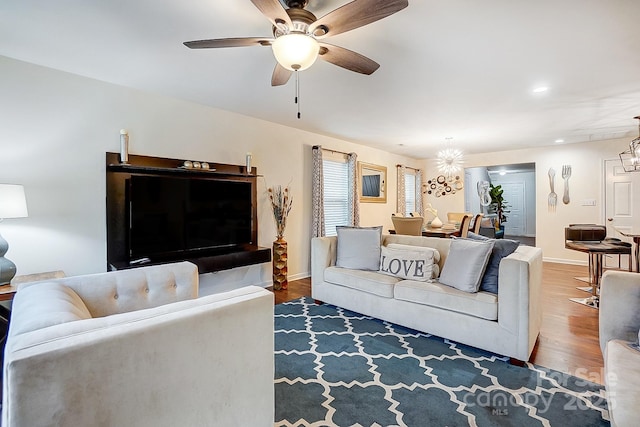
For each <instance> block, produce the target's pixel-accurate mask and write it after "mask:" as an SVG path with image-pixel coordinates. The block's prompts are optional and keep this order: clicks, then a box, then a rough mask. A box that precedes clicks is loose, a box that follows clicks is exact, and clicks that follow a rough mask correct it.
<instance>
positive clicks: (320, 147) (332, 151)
mask: <svg viewBox="0 0 640 427" xmlns="http://www.w3.org/2000/svg"><path fill="white" fill-rule="evenodd" d="M313 148H315V149H318V148H319V149H320V150H324V151H329V152H331V153H337V154H344V155H345V156H348V155H349V153H345V152H344V151H338V150H331V149H329V148H324V147H322V146H320V145H314V146H313Z"/></svg>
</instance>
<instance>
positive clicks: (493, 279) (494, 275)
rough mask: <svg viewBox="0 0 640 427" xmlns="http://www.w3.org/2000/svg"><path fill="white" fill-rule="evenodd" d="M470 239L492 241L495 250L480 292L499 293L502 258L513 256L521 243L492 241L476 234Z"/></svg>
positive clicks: (470, 236) (515, 241)
mask: <svg viewBox="0 0 640 427" xmlns="http://www.w3.org/2000/svg"><path fill="white" fill-rule="evenodd" d="M468 238H469V239H471V240H483V241H486V240H492V241H493V243H494V244H493V249H492V250H491V256H490V257H489V263H488V264H487V268H486V270H485V271H484V275H483V276H482V282H481V283H480V290H481V291H486V292H491V293H494V294H497V293H498V273H499V271H500V261H502V258H504V257H506V256H509V255H511V254H512V253H514V252H515V250H516V249H518V246H519V245H520V242H518V241H517V240H509V239H490V238H488V237H485V236H481V235H479V234H475V233H469V235H468Z"/></svg>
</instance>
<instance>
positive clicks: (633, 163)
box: [620, 116, 640, 172]
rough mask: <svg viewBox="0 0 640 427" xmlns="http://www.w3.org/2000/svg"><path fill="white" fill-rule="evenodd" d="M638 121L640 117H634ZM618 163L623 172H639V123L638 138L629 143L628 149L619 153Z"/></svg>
mask: <svg viewBox="0 0 640 427" xmlns="http://www.w3.org/2000/svg"><path fill="white" fill-rule="evenodd" d="M634 119H638V120H640V116H636V117H634ZM620 162H621V163H622V167H623V168H624V171H625V172H640V122H638V137H637V138H636V139H634V140H633V141H631V142H630V143H629V149H628V150H625V151H623V152H622V153H620Z"/></svg>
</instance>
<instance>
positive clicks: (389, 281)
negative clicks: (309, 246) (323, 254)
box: [324, 267, 399, 298]
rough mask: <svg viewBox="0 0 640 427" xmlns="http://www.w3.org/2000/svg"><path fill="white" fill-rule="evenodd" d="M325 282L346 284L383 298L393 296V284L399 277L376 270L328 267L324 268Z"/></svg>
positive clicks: (348, 286)
mask: <svg viewBox="0 0 640 427" xmlns="http://www.w3.org/2000/svg"><path fill="white" fill-rule="evenodd" d="M324 280H325V282H329V283H333V284H336V285H341V286H346V287H347V288H352V289H357V290H360V291H364V292H368V293H370V294H374V295H379V296H381V297H385V298H393V286H394V285H395V284H396V283H398V281H399V279H398V278H397V277H393V276H387V275H386V274H381V273H379V272H377V271H365V270H352V269H348V268H341V267H328V268H327V269H325V270H324Z"/></svg>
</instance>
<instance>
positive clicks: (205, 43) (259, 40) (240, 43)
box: [184, 37, 273, 49]
mask: <svg viewBox="0 0 640 427" xmlns="http://www.w3.org/2000/svg"><path fill="white" fill-rule="evenodd" d="M271 43H273V39H269V38H264V37H240V38H231V39H211V40H194V41H190V42H184V45H185V46H186V47H188V48H189V49H210V48H217V47H244V46H255V45H261V46H271Z"/></svg>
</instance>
